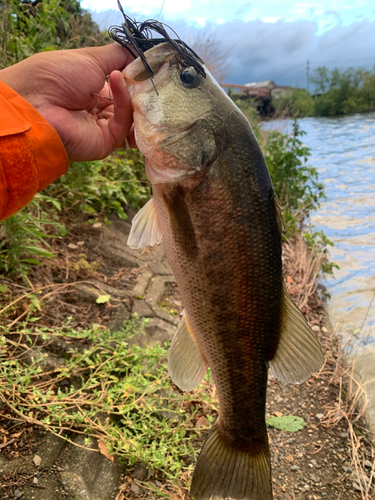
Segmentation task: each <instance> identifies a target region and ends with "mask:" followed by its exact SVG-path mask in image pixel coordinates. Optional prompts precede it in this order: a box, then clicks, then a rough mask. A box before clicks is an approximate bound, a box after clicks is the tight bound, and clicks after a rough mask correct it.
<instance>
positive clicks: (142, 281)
mask: <svg viewBox="0 0 375 500" xmlns="http://www.w3.org/2000/svg"><path fill="white" fill-rule="evenodd" d="M152 276H153V272H152V271H151V270H150V269H149V268H148V267H145V268H144V270H143V271H142V273H141V275H140V276H139V278H138V280H137V283H136V284H135V285H134V288H133V290H132V291H131V292H130V295H132V296H133V297H144V295H145V292H146V288H147V287H148V284H149V283H150V281H151V278H152Z"/></svg>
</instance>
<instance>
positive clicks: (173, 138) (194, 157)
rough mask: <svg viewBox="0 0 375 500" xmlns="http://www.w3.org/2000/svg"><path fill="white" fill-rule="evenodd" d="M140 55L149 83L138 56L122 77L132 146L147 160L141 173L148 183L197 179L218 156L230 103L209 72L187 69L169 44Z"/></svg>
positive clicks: (190, 67)
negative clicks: (131, 119) (130, 111)
mask: <svg viewBox="0 0 375 500" xmlns="http://www.w3.org/2000/svg"><path fill="white" fill-rule="evenodd" d="M144 55H145V57H146V59H147V62H148V64H149V66H150V67H151V68H152V70H153V72H154V77H153V81H151V79H150V77H149V74H148V72H147V70H146V68H145V66H144V64H143V62H142V60H141V59H140V58H138V59H135V60H134V61H133V62H132V63H131V64H130V65H129V66H127V68H126V69H125V70H124V73H123V75H124V78H125V83H126V85H127V87H128V89H129V92H130V95H131V100H132V106H133V111H134V130H135V138H136V142H137V146H138V148H139V150H140V151H141V152H142V154H143V155H144V156H145V157H146V175H147V177H148V179H149V180H150V181H151V182H152V183H164V182H179V181H181V180H183V179H186V178H189V177H192V176H195V175H199V174H201V173H202V172H204V171H205V170H206V169H207V166H208V165H210V164H212V162H213V161H214V160H215V159H216V158H217V156H218V154H219V152H220V144H222V140H221V139H222V135H223V133H224V123H225V116H227V115H228V113H230V112H231V111H233V107H234V104H233V103H232V101H231V100H230V98H229V97H228V96H227V95H226V94H225V92H224V91H223V90H222V89H221V88H220V87H219V85H218V84H217V83H216V82H215V80H214V79H213V77H211V75H210V74H209V72H208V71H207V74H206V77H205V76H202V75H200V74H199V73H197V71H196V70H195V69H194V68H193V67H192V66H186V63H184V62H183V61H182V59H181V57H180V55H179V53H178V52H177V51H176V50H175V49H174V48H173V47H172V46H171V45H170V44H169V43H162V44H159V45H157V46H155V47H153V48H152V49H150V50H148V51H147V52H145V53H144ZM218 102H220V103H221V105H218ZM235 109H236V108H235Z"/></svg>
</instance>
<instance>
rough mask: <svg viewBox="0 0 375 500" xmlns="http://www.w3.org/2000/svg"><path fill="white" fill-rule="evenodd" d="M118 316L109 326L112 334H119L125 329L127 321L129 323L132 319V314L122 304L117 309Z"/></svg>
mask: <svg viewBox="0 0 375 500" xmlns="http://www.w3.org/2000/svg"><path fill="white" fill-rule="evenodd" d="M116 311H117V314H116V316H115V318H114V320H113V321H112V323H111V324H110V325H109V330H110V331H111V332H118V331H119V330H121V328H123V326H124V323H125V321H128V319H129V318H130V312H129V311H128V310H127V309H126V307H125V306H123V305H122V304H121V305H120V306H119V307H118V308H117V309H116Z"/></svg>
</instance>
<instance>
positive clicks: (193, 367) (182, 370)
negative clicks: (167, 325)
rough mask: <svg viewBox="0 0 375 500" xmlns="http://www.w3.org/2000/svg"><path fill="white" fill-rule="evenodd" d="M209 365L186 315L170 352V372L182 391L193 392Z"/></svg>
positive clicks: (179, 326)
mask: <svg viewBox="0 0 375 500" xmlns="http://www.w3.org/2000/svg"><path fill="white" fill-rule="evenodd" d="M207 368H208V363H207V361H206V359H205V357H204V356H203V354H202V352H201V350H200V347H199V344H198V342H197V340H196V338H195V335H194V333H193V331H192V329H191V327H190V325H189V321H188V318H187V315H186V314H185V315H184V316H183V317H182V319H181V321H180V323H179V325H178V328H177V331H176V333H175V336H174V338H173V340H172V344H171V347H170V349H169V352H168V370H169V373H170V376H171V378H172V381H173V382H174V383H175V384H176V385H177V386H178V387H179V388H180V389H181V390H182V391H192V390H193V389H194V388H195V387H196V386H197V385H198V384H199V383H200V382H201V381H202V380H203V379H204V376H205V375H206V371H207Z"/></svg>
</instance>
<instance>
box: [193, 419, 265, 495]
mask: <svg viewBox="0 0 375 500" xmlns="http://www.w3.org/2000/svg"><path fill="white" fill-rule="evenodd" d="M190 494H191V496H192V497H193V498H194V499H195V500H209V499H211V498H212V499H214V498H219V499H223V500H224V499H232V500H272V498H273V497H272V481H271V464H270V452H269V448H268V443H267V441H265V442H264V443H262V444H261V445H259V444H257V445H256V453H251V450H250V452H246V451H242V450H239V449H236V448H234V447H232V446H230V445H229V444H228V443H227V442H226V441H224V439H223V438H222V437H221V435H220V433H219V424H218V422H215V424H214V426H213V428H212V429H211V432H210V434H209V436H208V438H207V441H206V442H205V443H204V445H203V448H202V451H201V453H200V455H199V458H198V462H197V465H196V466H195V471H194V475H193V481H192V484H191V489H190Z"/></svg>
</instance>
